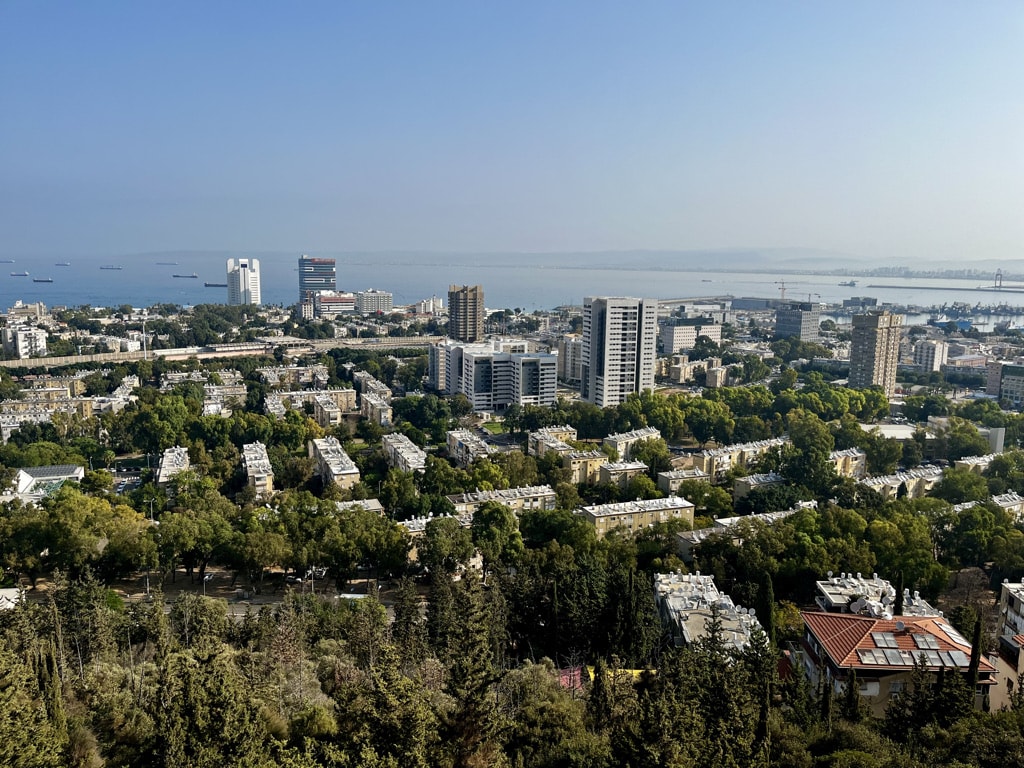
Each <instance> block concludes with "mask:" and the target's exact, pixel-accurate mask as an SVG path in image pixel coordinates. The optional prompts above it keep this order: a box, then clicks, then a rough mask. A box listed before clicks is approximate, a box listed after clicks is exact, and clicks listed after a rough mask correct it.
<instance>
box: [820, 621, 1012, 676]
mask: <svg viewBox="0 0 1024 768" xmlns="http://www.w3.org/2000/svg"><path fill="white" fill-rule="evenodd" d="M801 615H802V616H803V619H804V623H805V624H806V625H807V628H808V629H809V630H810V631H811V633H812V634H813V635H814V637H815V638H816V639H817V641H818V643H819V644H820V645H821V647H822V648H824V649H825V652H826V653H827V654H828V656H829V658H830V659H831V660H832V661H833V663H834V664H835V665H836V667H838V668H840V669H849V668H852V667H856V668H858V669H875V670H877V669H887V668H889V669H892V668H907V667H909V666H911V665H910V664H893V663H886V664H866V663H864V662H862V661H861V659H860V655H859V654H858V653H857V651H858V650H868V649H871V650H874V649H876V648H877V647H878V646H876V644H875V641H874V638H872V636H871V633H872V632H888V633H891V634H892V635H893V636H894V638H895V640H896V648H894V649H892V650H899V651H910V653H911V654H912V655H913V658H914V659H917V658H919V656H920V655H921V653H922V652H923V651H922V649H921V648H919V647H918V645H917V642H916V641H915V640H914V636H915V635H931V636H932V637H934V638H935V645H936V646H937V648H935V649H934V650H936V651H939V652H941V651H961V652H963V653H964V654H966V655H967V657H968V658H970V655H971V645H970V643H968V642H967V641H966V640H964V642H962V643H961V642H959V640H957V639H954V637H958V635H957V634H956V633H955V631H954V630H952V628H951V627H950V631H951V632H954V634H953V635H950V634H949V633H947V631H946V629H944V628H945V627H949V624H948V623H947V622H946V620H945V619H943V618H941V617H937V616H899V617H895V618H892V619H875V618H872V617H870V616H858V615H854V614H848V613H819V612H805V613H802V614H801ZM897 623H899V624H901V625H902V629H898V628H897ZM961 639H962V638H961ZM962 666H963V668H964V669H966V668H967V664H964V665H962ZM979 671H981V672H994V671H995V667H993V666H992V665H991V664H990V663H989V662H988V661H987V660H986V659H985V658H984V657H982V658H981V661H980V663H979Z"/></svg>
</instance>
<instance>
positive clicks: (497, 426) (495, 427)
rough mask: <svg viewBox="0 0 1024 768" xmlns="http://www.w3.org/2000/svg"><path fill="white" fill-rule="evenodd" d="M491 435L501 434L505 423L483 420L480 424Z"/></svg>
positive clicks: (503, 432) (503, 431)
mask: <svg viewBox="0 0 1024 768" xmlns="http://www.w3.org/2000/svg"><path fill="white" fill-rule="evenodd" d="M480 426H481V427H483V428H484V429H486V430H487V431H488V432H490V433H491V434H492V435H503V434H505V425H504V424H503V423H502V422H500V421H485V422H484V423H483V424H481V425H480Z"/></svg>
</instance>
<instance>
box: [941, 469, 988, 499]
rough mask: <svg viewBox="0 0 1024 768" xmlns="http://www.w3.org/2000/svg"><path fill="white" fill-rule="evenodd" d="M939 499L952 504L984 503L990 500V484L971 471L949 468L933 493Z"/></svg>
mask: <svg viewBox="0 0 1024 768" xmlns="http://www.w3.org/2000/svg"><path fill="white" fill-rule="evenodd" d="M931 495H932V496H934V497H935V498H937V499H943V500H944V501H948V502H949V503H950V504H962V503H963V502H965V501H982V500H984V499H987V498H988V495H989V493H988V483H986V482H985V478H984V477H982V476H981V475H979V474H977V473H975V472H972V471H971V470H969V469H964V468H960V467H949V468H948V469H946V471H945V472H943V474H942V479H941V480H940V481H939V482H938V483H937V484H936V486H935V488H934V489H933V490H932V493H931Z"/></svg>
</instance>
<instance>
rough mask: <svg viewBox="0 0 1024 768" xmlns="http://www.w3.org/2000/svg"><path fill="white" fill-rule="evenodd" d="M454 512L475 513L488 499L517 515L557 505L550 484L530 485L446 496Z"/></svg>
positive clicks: (550, 508) (552, 507) (548, 508)
mask: <svg viewBox="0 0 1024 768" xmlns="http://www.w3.org/2000/svg"><path fill="white" fill-rule="evenodd" d="M448 501H450V502H451V503H452V504H453V505H455V512H456V514H460V515H461V514H475V513H476V511H477V510H478V509H480V507H481V506H482V505H483V504H486V503H487V502H489V501H493V502H496V503H498V504H501V505H502V506H503V507H508V508H509V509H510V510H512V511H513V512H515V513H516V514H517V515H521V514H523V513H524V512H532V511H536V510H547V511H550V510H552V509H554V508H555V506H557V501H558V500H557V497H556V496H555V491H554V489H552V487H551V486H550V485H532V486H525V487H522V488H506V489H504V490H496V491H470V492H469V493H458V494H455V495H453V496H448Z"/></svg>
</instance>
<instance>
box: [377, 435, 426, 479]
mask: <svg viewBox="0 0 1024 768" xmlns="http://www.w3.org/2000/svg"><path fill="white" fill-rule="evenodd" d="M381 442H382V443H383V446H384V458H385V459H387V462H388V466H389V467H394V468H395V469H397V470H400V471H402V472H422V471H423V470H424V469H426V467H427V454H426V453H424V452H423V449H421V448H420V447H419V446H417V445H416V444H415V443H414V442H413V441H412V440H410V439H409V438H408V437H406V436H405V435H403V434H402V433H401V432H393V433H392V434H390V435H384V437H383V438H381Z"/></svg>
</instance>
